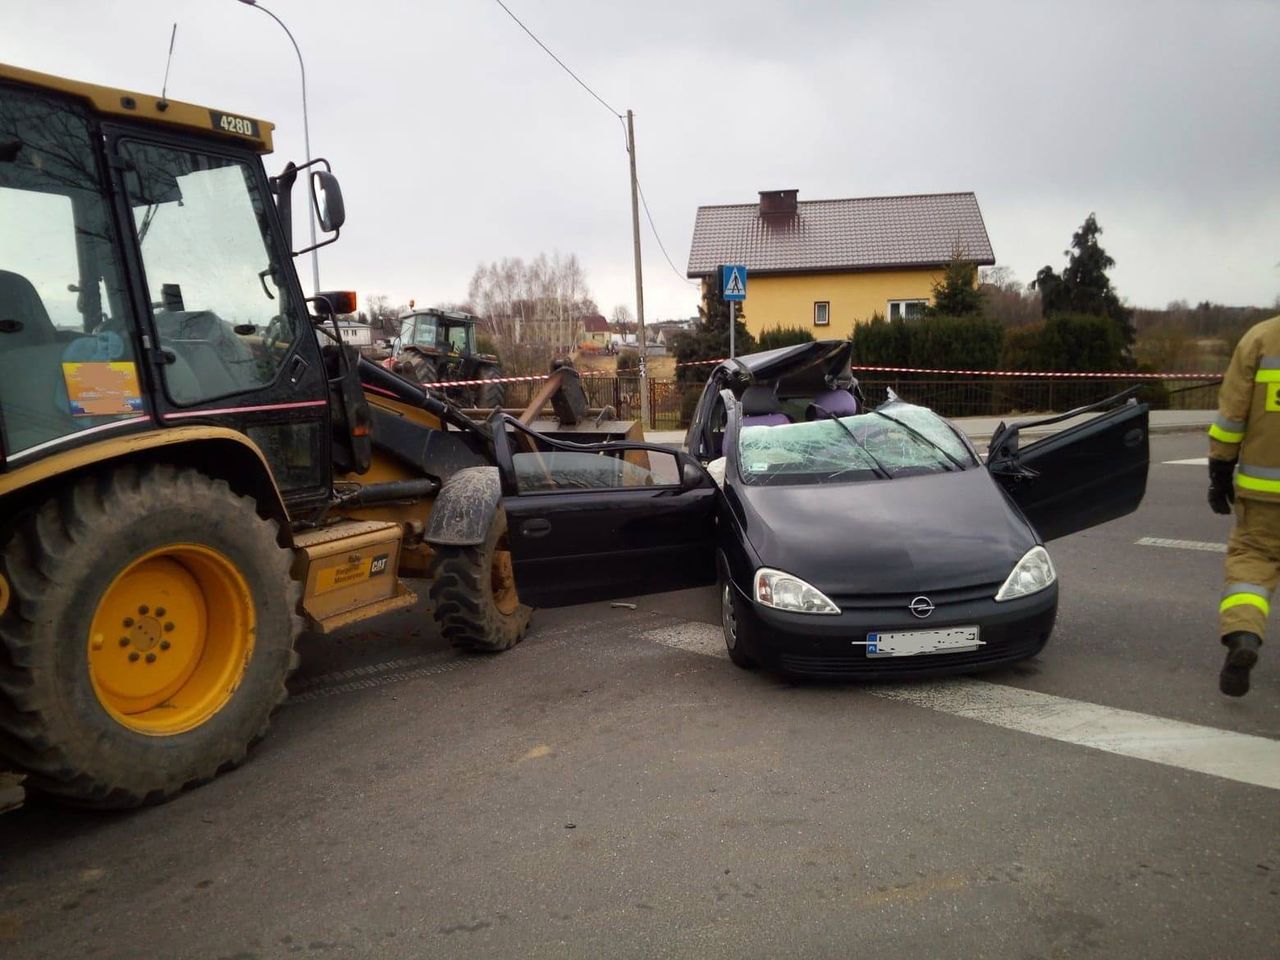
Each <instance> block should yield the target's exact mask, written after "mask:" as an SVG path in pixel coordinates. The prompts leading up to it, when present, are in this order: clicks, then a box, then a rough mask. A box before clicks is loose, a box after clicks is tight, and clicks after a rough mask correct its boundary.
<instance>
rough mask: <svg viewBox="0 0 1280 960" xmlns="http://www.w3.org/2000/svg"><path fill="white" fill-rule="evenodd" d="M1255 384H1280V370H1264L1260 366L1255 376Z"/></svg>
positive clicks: (1266, 358) (1264, 358) (1265, 358)
mask: <svg viewBox="0 0 1280 960" xmlns="http://www.w3.org/2000/svg"><path fill="white" fill-rule="evenodd" d="M1262 359H1263V360H1264V361H1265V360H1269V359H1271V358H1270V357H1263V358H1262ZM1253 382H1254V383H1280V370H1277V369H1273V368H1263V367H1262V366H1259V367H1258V371H1257V373H1255V374H1254V375H1253Z"/></svg>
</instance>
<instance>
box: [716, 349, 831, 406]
mask: <svg viewBox="0 0 1280 960" xmlns="http://www.w3.org/2000/svg"><path fill="white" fill-rule="evenodd" d="M852 353H853V344H852V343H850V342H849V341H848V340H814V341H812V342H810V343H797V344H795V345H794V346H790V347H778V348H777V349H776V350H764V351H761V352H760V353H748V354H745V355H743V356H740V357H735V358H734V359H732V360H723V361H721V362H720V364H719V365H718V366H717V367H716V372H717V373H720V374H721V379H722V380H729V379H735V378H740V377H743V376H745V377H746V378H747V379H749V380H751V381H752V382H755V383H770V382H777V383H778V389H779V392H781V393H784V394H785V393H789V392H795V393H804V392H806V391H810V392H812V391H817V390H823V389H826V388H827V385H828V384H827V381H828V380H829V379H830V378H834V377H840V376H844V375H848V373H849V358H850V356H851V355H852Z"/></svg>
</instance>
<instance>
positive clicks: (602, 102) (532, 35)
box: [494, 0, 622, 119]
mask: <svg viewBox="0 0 1280 960" xmlns="http://www.w3.org/2000/svg"><path fill="white" fill-rule="evenodd" d="M494 2H495V3H496V4H497V5H498V6H500V7H501V8H502V9H503V10H505V11H506V12H507V16H508V17H510V18H511V19H512V20H514V21H515V22H516V23H517V24H518V25H519V27H520V29H521V30H523V31H524V32H525V33H527V34H528V35H529V39H531V40H532V41H533V42H534V43H536V44H537V45H538V46H540V47H541V48H542V49H543V51H544V52H545V53H546V55H547V56H548V57H550V58H551V59H552V60H554V61H555V62H556V63H558V64H560V68H561V69H562V70H564V72H565V73H567V74H568V75H569V76H571V77H573V79H574V80H575V81H576V82H577V84H578V86H580V87H581V88H582V89H583V90H585V91H587V93H589V94H591V96H593V97H595V98H596V100H598V101H599V102H600V105H601V106H602V107H604V108H605V109H606V110H608V111H609V112H610V113H612V114H613V115H614V116H615V117H618V118H619V119H621V117H622V114H620V113H619V112H618V111H617V110H615V109H613V107H611V106H609V104H608V102H607V101H606V100H605V99H604V97H602V96H600V94H598V93H596V92H595V91H594V90H592V89H591V87H589V86H588V85H587V82H586V81H585V80H583V79H582V78H581V77H580V76H578V75H577V74H576V73H574V72H573V71H572V70H570V69H569V65H568V64H567V63H565V62H564V61H563V60H561V59H560V58H559V57H557V56H556V55H555V54H554V53H552V52H551V48H550V47H548V46H547V45H546V44H545V43H543V42H542V41H541V40H539V39H538V35H537V34H535V33H534V32H533V31H532V30H530V29H529V28H528V27H526V26H525V25H524V22H523V21H522V20H521V19H520V18H519V17H517V16H516V15H515V14H514V13H512V12H511V8H510V7H508V6H507V5H506V4H505V3H503V2H502V0H494Z"/></svg>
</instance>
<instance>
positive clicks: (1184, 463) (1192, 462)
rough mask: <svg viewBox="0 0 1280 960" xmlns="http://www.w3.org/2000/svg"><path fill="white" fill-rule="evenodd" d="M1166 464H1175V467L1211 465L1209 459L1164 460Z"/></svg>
mask: <svg viewBox="0 0 1280 960" xmlns="http://www.w3.org/2000/svg"><path fill="white" fill-rule="evenodd" d="M1160 462H1161V463H1164V464H1174V465H1175V466H1186V467H1207V466H1208V465H1209V458H1208V457H1191V458H1190V459H1188V460H1162V461H1160Z"/></svg>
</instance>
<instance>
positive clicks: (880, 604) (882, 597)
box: [828, 583, 1001, 612]
mask: <svg viewBox="0 0 1280 960" xmlns="http://www.w3.org/2000/svg"><path fill="white" fill-rule="evenodd" d="M1000 587H1001V584H999V583H979V584H976V585H974V586H972V587H953V588H951V589H948V590H916V591H915V592H913V593H833V594H828V596H829V597H831V601H832V602H833V603H834V604H835V605H836V606H838V607H839V608H840V609H841V610H895V611H898V612H902V611H904V610H906V609H907V604H909V603H911V601H912V600H914V599H915V598H916V597H921V596H924V597H928V598H929V599H930V600H931V601H933V605H934V606H935V607H937V608H939V609H941V608H943V607H946V606H948V605H950V604H953V603H973V602H974V601H975V600H990V599H991V598H992V597H994V596H995V595H996V593H997V591H999V589H1000Z"/></svg>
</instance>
